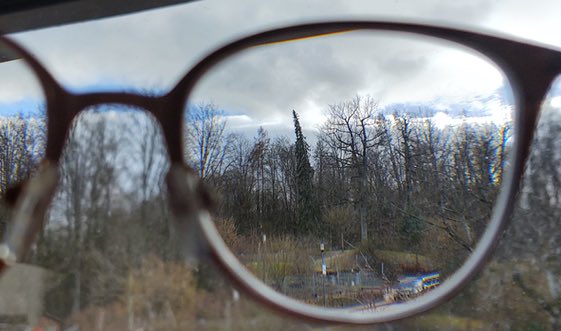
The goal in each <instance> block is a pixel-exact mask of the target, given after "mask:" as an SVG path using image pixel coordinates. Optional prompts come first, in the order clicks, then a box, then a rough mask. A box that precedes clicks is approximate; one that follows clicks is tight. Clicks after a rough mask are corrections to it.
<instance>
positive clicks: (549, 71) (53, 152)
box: [0, 21, 561, 324]
mask: <svg viewBox="0 0 561 331" xmlns="http://www.w3.org/2000/svg"><path fill="white" fill-rule="evenodd" d="M353 30H375V31H395V32H406V33H411V34H413V35H420V36H428V37H435V38H439V39H443V40H447V41H451V42H453V43H456V44H458V45H461V46H464V47H467V48H469V49H471V50H473V51H476V52H478V53H480V54H482V55H483V56H485V57H487V58H488V59H490V60H491V61H492V62H494V63H495V64H496V65H497V66H498V67H499V68H500V69H501V70H502V71H503V72H504V74H505V75H506V77H507V78H508V80H509V83H510V86H511V87H512V89H513V92H514V97H515V100H514V101H515V106H516V113H515V118H516V121H515V127H514V130H515V131H514V132H515V139H514V144H513V149H512V152H511V155H510V164H511V167H510V168H509V170H508V173H507V174H506V176H505V180H504V183H503V189H502V191H501V193H500V195H499V198H498V200H497V203H496V206H495V209H494V212H493V216H492V219H491V220H490V221H489V223H488V228H487V230H486V232H485V233H484V235H483V236H482V238H481V240H480V242H479V244H478V246H477V247H476V249H475V251H474V252H473V254H472V255H471V256H470V257H469V258H468V259H467V260H466V262H465V264H464V265H463V266H462V267H461V268H460V269H459V270H458V271H457V272H456V273H455V274H453V275H452V276H451V277H450V278H448V279H447V280H446V281H445V282H444V283H443V284H442V285H441V286H439V287H438V288H436V289H434V290H433V291H431V292H430V293H428V294H426V295H423V296H421V297H419V298H417V299H414V300H412V301H409V302H406V303H401V304H396V305H392V306H388V307H385V308H384V309H383V310H380V311H362V312H356V311H352V310H351V309H336V308H322V307H317V306H312V305H309V304H305V303H303V302H300V301H297V300H294V299H291V298H289V297H287V296H285V295H283V294H280V293H278V292H275V291H274V290H273V289H271V288H270V287H268V286H267V285H265V284H264V283H263V282H262V281H260V280H259V279H258V278H256V277H255V276H253V275H252V274H251V273H250V272H249V271H248V270H247V269H246V268H245V267H244V266H243V265H242V264H241V263H240V262H239V261H238V260H237V259H236V257H235V256H234V254H233V253H232V252H231V251H230V250H229V249H228V248H227V247H226V245H225V244H224V242H223V240H222V239H221V237H220V235H219V233H218V232H217V230H216V228H215V227H214V225H213V222H212V220H211V216H210V213H209V210H208V205H209V203H210V202H209V198H208V195H206V193H205V191H204V189H203V188H202V186H201V183H200V179H199V178H198V177H197V176H196V174H195V172H194V171H193V170H192V169H191V168H190V167H189V166H188V165H186V164H185V163H184V160H183V145H182V137H181V132H182V123H183V115H184V114H183V111H184V108H185V107H184V106H185V104H186V103H187V102H188V99H189V95H190V93H191V91H192V89H193V87H194V86H195V85H196V84H197V82H198V81H199V80H200V79H201V78H202V77H203V76H204V75H205V73H207V72H208V71H210V70H212V68H213V66H214V65H216V64H218V63H219V62H221V61H224V60H226V59H228V57H229V56H231V55H233V54H235V53H237V52H239V51H242V50H244V49H247V48H249V47H253V46H258V45H264V44H268V43H274V42H279V41H286V40H292V39H298V38H305V37H312V36H317V35H322V34H331V33H337V32H345V31H353ZM0 41H1V42H3V43H5V44H7V45H8V46H9V47H12V48H13V49H14V50H15V51H16V53H18V54H19V56H21V58H22V59H23V60H25V61H26V62H27V63H28V64H29V65H30V66H31V68H32V69H33V70H34V71H35V74H36V75H37V77H38V78H39V80H40V82H41V84H42V86H43V89H44V93H45V96H46V113H47V119H48V120H47V143H46V151H45V160H44V161H43V164H42V167H41V169H40V170H39V171H38V174H37V175H36V176H35V177H33V178H31V179H29V180H28V181H27V182H26V183H25V184H24V185H23V188H22V190H21V194H19V197H18V199H17V203H16V207H15V212H14V218H13V225H12V229H11V231H10V232H9V233H8V234H7V236H6V238H5V240H4V244H2V246H0V258H1V261H3V263H4V265H5V266H9V265H10V264H13V263H15V262H16V261H17V260H18V259H20V258H22V257H23V256H25V254H26V252H27V251H28V250H29V247H30V246H31V245H32V243H33V241H34V238H35V235H36V233H37V232H38V231H39V229H40V228H41V227H42V223H43V218H44V214H45V211H46V210H47V208H48V205H49V203H50V201H51V199H52V196H53V194H54V191H55V188H56V185H57V183H58V170H57V163H58V161H59V159H60V157H61V154H62V150H63V147H64V144H65V139H66V136H67V134H68V130H69V128H70V125H71V122H72V120H73V119H74V118H75V117H76V116H77V115H78V114H79V113H80V112H81V111H82V110H84V109H85V108H87V107H90V106H93V105H97V104H101V103H105V104H107V103H112V104H124V105H130V106H134V107H138V108H142V109H145V110H146V111H148V112H149V113H151V114H152V115H153V116H154V117H155V118H156V119H157V121H158V122H159V123H160V125H161V128H162V130H163V134H164V137H165V143H166V147H167V152H168V156H169V159H170V163H171V168H170V171H169V173H168V175H167V179H166V180H167V184H168V190H169V197H170V206H171V209H172V211H173V213H174V217H175V220H176V223H177V225H178V227H177V228H178V231H179V232H180V234H181V235H183V236H184V237H185V238H190V240H193V241H194V242H193V245H194V246H196V247H198V249H197V250H198V251H199V253H198V254H201V252H202V253H208V254H209V255H210V256H212V258H213V260H214V261H215V262H216V263H217V264H218V266H220V267H221V269H222V270H223V271H224V272H225V274H226V275H227V277H228V278H229V279H230V280H231V281H233V282H234V283H235V284H236V285H237V286H238V287H239V288H240V289H241V290H242V291H244V292H245V293H247V294H249V295H251V296H252V297H253V298H254V299H256V300H257V301H259V302H261V303H263V304H265V305H267V306H269V307H270V308H272V309H274V310H276V311H279V312H282V313H286V314H288V315H290V316H292V317H297V318H300V319H304V320H308V321H314V322H320V323H330V324H333V323H349V324H372V323H383V322H389V321H393V320H398V319H402V318H405V317H408V316H411V315H414V314H418V313H421V312H424V311H426V310H428V309H431V308H434V307H436V306H438V305H440V304H442V303H443V302H445V301H447V300H448V299H450V298H451V297H452V296H454V295H455V294H456V293H458V292H459V291H460V290H461V289H462V288H463V286H465V285H466V284H467V283H468V282H469V280H470V279H472V278H473V277H474V275H475V274H476V273H477V272H478V271H479V270H480V269H481V268H482V267H483V266H484V264H485V263H486V261H487V260H488V259H489V258H490V256H491V254H492V252H493V250H494V248H495V246H496V245H497V242H498V240H499V238H500V236H501V234H502V232H503V230H504V229H505V227H506V225H507V223H508V219H509V215H510V214H511V212H512V209H513V206H514V202H515V196H516V193H517V191H518V187H519V184H520V181H521V177H522V174H523V170H524V164H525V160H526V158H527V157H528V153H529V148H530V144H531V140H532V135H533V131H534V127H535V124H536V121H537V117H538V114H539V110H540V107H541V104H542V102H543V99H544V97H545V95H546V93H547V91H548V90H549V87H550V85H551V83H552V81H553V80H554V79H555V77H556V76H557V75H559V74H560V73H561V52H560V51H558V50H554V49H552V48H549V47H547V46H537V45H534V44H530V43H527V42H521V41H514V40H511V39H508V38H504V37H497V36H493V35H491V34H483V33H477V32H470V31H468V30H460V29H454V28H447V27H441V26H434V25H428V24H422V23H397V22H385V21H333V22H322V23H311V24H302V25H295V26H290V27H286V28H280V29H274V30H270V31H266V32H262V33H258V34H255V35H252V36H249V37H246V38H243V39H240V40H237V41H234V42H232V43H229V44H227V45H225V46H224V47H222V48H220V49H218V50H216V51H214V52H212V53H211V54H210V55H208V56H207V57H206V58H204V59H203V60H202V61H200V62H199V63H198V64H197V65H195V66H194V67H193V68H192V69H191V70H190V71H189V72H188V73H187V74H186V75H185V76H184V77H183V78H182V79H181V80H180V81H179V83H177V85H176V86H175V87H174V88H173V89H172V90H171V91H170V92H169V93H167V94H165V95H162V96H157V97H152V96H143V95H137V94H132V93H84V94H74V93H71V92H69V91H67V90H66V89H64V88H63V87H62V86H61V85H60V84H59V83H58V82H57V81H56V80H55V79H54V78H53V76H51V74H49V73H48V72H47V71H46V70H45V69H44V67H43V66H42V65H41V64H40V63H39V61H38V60H37V59H36V58H35V57H34V56H33V55H31V54H30V53H29V52H27V51H26V50H24V49H23V48H21V47H20V46H19V45H17V44H16V43H15V42H13V41H12V40H11V39H9V38H7V37H2V39H0Z"/></svg>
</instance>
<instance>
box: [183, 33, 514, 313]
mask: <svg viewBox="0 0 561 331" xmlns="http://www.w3.org/2000/svg"><path fill="white" fill-rule="evenodd" d="M511 96H512V91H511V90H510V86H509V85H508V83H507V81H506V78H505V76H504V75H503V73H502V72H501V71H500V70H499V69H497V67H496V66H495V65H494V64H492V63H490V62H489V61H488V60H486V59H484V58H482V57H481V56H479V55H478V54H474V53H473V52H471V51H468V50H466V49H464V48H460V47H458V46H457V45H455V44H451V43H444V42H442V41H439V40H435V39H427V38H422V37H419V36H416V35H411V34H405V33H388V32H381V31H354V32H345V33H340V34H333V35H322V36H318V37H311V38H304V39H298V40H293V41H285V42H277V43H271V44H265V45H261V46H255V47H252V48H248V49H247V50H244V51H242V52H239V53H237V54H235V55H233V56H231V57H230V58H228V59H227V60H224V61H223V62H221V63H219V64H218V65H216V67H215V68H213V69H212V70H211V71H210V72H209V73H208V74H207V75H206V76H204V77H203V78H202V79H201V81H200V82H199V83H198V85H197V86H196V87H195V89H194V92H193V93H192V95H191V97H190V103H189V104H188V105H186V107H187V108H188V110H189V112H190V115H189V117H190V119H191V123H190V126H189V129H188V135H190V136H192V137H191V138H190V139H191V140H190V141H191V142H192V144H191V147H192V148H191V151H192V153H191V154H190V155H189V157H190V158H191V160H192V161H193V164H194V165H196V166H197V167H199V172H200V173H201V174H203V173H204V172H203V168H202V167H203V166H204V167H205V168H206V169H208V168H209V165H213V166H214V168H213V169H214V170H213V174H212V176H210V175H209V176H203V177H204V179H205V180H206V181H207V182H208V183H210V184H212V185H214V186H215V188H216V190H217V192H218V196H219V197H220V210H219V213H218V214H219V216H218V217H217V220H216V226H217V228H218V230H219V231H220V232H221V233H222V236H223V238H224V240H225V242H226V243H227V244H228V245H229V247H230V249H231V250H232V252H233V253H234V254H235V255H236V256H237V257H238V259H239V260H240V261H241V262H242V263H243V264H244V265H245V266H246V267H247V268H248V269H249V270H251V271H252V272H253V273H254V275H255V276H257V277H258V278H259V279H261V280H262V281H263V282H264V283H265V284H267V285H269V286H270V287H272V288H273V289H275V290H277V291H279V292H281V293H284V294H286V295H288V296H290V297H293V298H296V299H299V300H302V301H304V302H307V303H311V304H313V305H318V306H329V307H356V309H358V310H364V309H372V308H373V307H377V308H379V307H382V306H391V305H393V304H395V303H398V302H403V301H408V300H411V299H413V298H416V297H418V296H420V295H422V294H424V293H427V292H429V291H430V290H431V289H433V288H435V287H437V286H439V284H440V283H442V282H443V281H445V280H446V278H448V277H449V276H450V275H452V274H453V273H454V272H455V271H456V270H458V269H459V268H460V267H461V266H462V265H463V263H464V261H465V260H466V258H467V257H469V256H470V254H471V252H472V251H473V250H474V249H475V247H476V246H477V243H478V240H479V238H480V237H481V235H482V234H483V233H484V232H485V230H486V226H487V223H488V221H489V219H490V217H491V214H492V211H493V206H494V204H495V201H496V199H497V196H498V193H499V191H500V187H501V184H502V180H503V176H504V173H505V169H506V168H508V161H507V156H508V154H509V147H510V145H511V142H512V139H513V137H512V133H513V132H512V130H511V127H512V119H513V105H512V97H511ZM193 119H196V120H193ZM212 123H221V126H220V127H219V129H215V130H212V128H218V126H216V125H215V126H212V125H211V124H212ZM226 123H227V124H226ZM229 133H231V135H228V134H229ZM227 136H228V137H229V138H228V140H227V139H226V138H225V137H227ZM213 139H214V140H213ZM225 141H227V142H228V143H223V142H225ZM213 142H215V144H212V143H213ZM205 148H206V149H205ZM198 151H206V153H198Z"/></svg>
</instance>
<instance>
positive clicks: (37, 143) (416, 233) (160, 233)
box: [0, 96, 561, 327]
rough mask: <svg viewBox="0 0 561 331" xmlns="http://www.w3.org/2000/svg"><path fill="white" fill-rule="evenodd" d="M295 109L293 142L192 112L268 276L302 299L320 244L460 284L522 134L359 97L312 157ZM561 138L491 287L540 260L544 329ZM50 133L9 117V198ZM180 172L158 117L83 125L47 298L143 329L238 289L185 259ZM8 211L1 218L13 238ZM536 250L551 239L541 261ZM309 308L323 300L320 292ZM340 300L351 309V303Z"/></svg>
mask: <svg viewBox="0 0 561 331" xmlns="http://www.w3.org/2000/svg"><path fill="white" fill-rule="evenodd" d="M287 112H290V113H291V115H292V118H293V124H294V135H293V136H280V137H271V136H269V134H268V132H267V130H266V129H265V128H260V129H259V130H258V131H257V133H256V135H255V136H254V137H247V136H245V135H243V134H240V133H236V132H231V131H230V130H229V129H228V125H227V120H226V118H227V117H226V116H225V113H224V111H223V110H221V109H220V107H219V106H218V105H214V104H211V103H209V104H201V105H194V106H192V107H190V111H189V114H188V116H187V118H186V122H185V135H184V144H185V153H186V155H185V159H186V161H187V163H188V164H189V165H191V166H192V167H193V169H195V171H196V172H197V173H198V174H199V176H200V177H201V178H202V180H203V182H204V183H205V184H206V185H207V187H208V188H209V190H210V191H211V192H212V196H213V198H214V200H215V208H214V210H212V213H213V215H214V218H215V223H216V226H217V228H218V229H219V231H220V232H221V233H222V234H223V238H224V240H225V242H226V243H227V244H228V245H229V247H230V248H231V249H232V251H233V252H234V253H235V254H237V255H238V256H239V258H240V260H241V261H242V262H244V263H245V264H246V266H247V267H248V268H249V269H251V270H253V271H254V272H255V274H256V275H257V276H259V277H260V278H262V279H263V280H264V281H265V282H267V283H268V284H270V285H271V286H273V287H274V288H276V289H278V290H280V291H284V292H285V293H287V294H289V295H295V294H294V293H293V292H291V286H293V284H292V285H291V284H290V278H291V277H292V276H294V275H300V274H305V273H309V274H310V275H312V276H310V277H316V276H314V275H315V274H317V272H318V271H317V263H318V261H319V258H320V251H319V246H320V243H323V244H324V245H325V247H326V251H328V252H332V255H330V257H331V261H333V260H335V259H336V252H339V253H341V252H349V251H352V252H353V254H354V256H353V258H354V260H353V261H350V262H349V261H339V262H340V263H341V266H340V268H341V271H353V272H354V271H356V270H360V271H362V270H365V271H368V272H371V273H373V274H375V275H376V276H377V277H379V278H380V279H383V280H384V281H386V282H389V283H391V282H394V281H395V280H396V279H397V277H398V276H399V275H401V274H403V273H407V272H420V271H439V272H440V273H442V275H443V276H444V277H446V276H448V275H450V274H451V273H452V272H454V270H456V269H457V268H458V267H459V266H460V265H461V264H462V262H463V261H464V259H465V258H466V257H467V256H469V254H470V252H471V251H472V250H473V249H474V247H475V245H476V244H477V240H478V238H479V237H480V236H481V234H482V233H483V232H484V230H485V227H486V224H487V221H488V220H489V218H490V215H491V213H492V209H493V205H494V202H495V200H496V198H497V195H498V193H499V191H500V185H501V182H502V180H503V176H504V174H505V171H507V169H508V157H507V156H508V154H509V148H510V145H511V144H512V139H513V137H512V135H513V129H512V124H511V123H505V124H496V123H478V122H475V121H470V118H469V117H466V118H465V120H464V121H463V123H462V124H461V125H456V126H445V127H439V126H437V125H436V124H435V123H434V122H433V121H432V119H431V117H430V116H427V114H430V111H429V110H419V112H418V113H411V112H400V109H395V110H394V111H393V112H392V113H390V114H388V113H387V112H386V113H382V112H381V111H380V109H379V108H378V105H377V103H376V101H375V100H374V99H373V98H371V97H368V96H357V97H355V98H353V99H349V100H344V101H341V102H340V103H338V104H333V105H329V106H328V108H327V109H326V114H327V121H326V122H325V123H324V124H323V126H322V127H321V128H319V129H318V131H317V133H316V136H315V137H313V139H311V140H313V141H314V142H315V144H314V146H313V147H311V146H310V145H309V143H308V141H309V140H308V139H309V137H306V136H305V134H304V133H303V129H302V127H301V125H300V120H299V114H298V109H295V110H287ZM546 115H547V116H553V117H554V116H556V114H555V113H551V114H550V113H547V114H546ZM546 115H543V116H546ZM559 133H561V125H559V124H558V123H556V122H555V121H542V122H541V127H540V130H539V131H538V135H537V136H536V138H535V143H534V146H535V147H534V149H533V154H532V156H531V158H530V160H529V162H528V165H527V176H526V179H525V183H524V187H523V190H522V193H521V194H520V203H519V206H518V208H517V212H516V215H515V219H516V218H518V219H531V220H532V221H533V226H520V224H519V223H520V222H517V221H514V222H513V226H512V227H511V228H510V229H509V233H508V236H509V238H511V240H510V246H509V247H510V248H509V249H508V251H501V250H500V251H499V255H498V256H499V261H498V262H496V263H498V264H497V265H495V266H494V269H493V268H490V269H489V270H487V271H486V273H487V277H490V276H489V275H488V274H489V273H491V274H492V273H493V271H497V270H499V273H501V272H503V271H504V270H505V269H504V268H507V269H509V270H511V271H512V268H511V267H505V266H501V263H503V264H504V265H508V263H511V262H510V261H512V257H513V256H515V257H516V261H519V262H520V261H526V259H532V256H534V258H533V259H534V260H535V256H538V259H539V261H537V262H535V263H533V264H529V265H528V266H527V267H526V264H525V263H526V262H524V263H522V262H520V264H519V265H521V266H522V267H520V268H519V269H520V270H519V273H513V275H512V277H511V279H512V284H513V285H511V286H512V287H513V288H515V289H516V290H520V291H523V292H524V293H525V296H526V298H527V300H528V301H529V302H531V303H530V304H531V305H534V306H538V307H539V309H535V310H532V312H531V313H532V314H534V315H531V316H532V318H537V319H538V320H540V321H543V325H550V324H548V323H552V322H551V321H555V320H556V319H558V318H559V317H560V316H558V315H559V313H558V312H559V308H561V307H559V304H558V301H556V300H557V298H558V297H559V294H558V293H557V292H555V291H554V290H556V288H557V287H555V286H553V287H550V288H549V291H547V289H545V292H544V289H543V288H542V287H537V288H536V287H532V286H534V282H533V279H534V278H535V277H536V276H535V273H534V272H530V270H535V268H536V267H537V266H541V267H543V268H542V270H544V272H543V275H544V277H545V278H547V279H550V278H555V276H556V275H557V276H559V273H560V272H561V270H560V268H559V263H555V262H554V261H558V259H557V260H555V258H554V257H553V255H552V254H551V253H553V252H559V249H560V248H559V247H557V246H556V244H555V241H554V240H553V238H554V237H551V238H550V236H554V235H553V232H555V231H553V229H555V226H556V224H555V220H557V219H558V215H559V213H560V212H561V209H560V208H559V205H560V204H559V203H558V201H559V199H560V198H561V189H560V187H561V186H560V185H559V181H560V178H561V176H560V175H561V169H559V166H558V164H559V162H558V161H559V158H560V157H561V153H559V152H558V150H557V149H556V148H555V146H558V145H557V139H559V138H558V137H559V136H560V135H559ZM44 135H45V132H44V123H43V122H42V119H39V118H36V117H32V116H27V117H26V116H24V115H21V116H19V117H10V118H1V119H0V142H1V144H0V146H1V149H0V193H5V192H6V191H7V190H8V188H9V187H11V186H13V185H14V184H15V183H18V182H19V181H21V180H23V179H25V178H27V177H29V176H32V174H33V171H34V169H35V168H36V167H37V165H38V164H39V162H40V160H41V153H42V148H43V145H44V139H45V138H44ZM168 166H169V165H168V161H167V159H166V156H165V146H164V144H163V142H162V136H161V134H160V132H159V128H158V126H157V125H156V123H155V121H154V120H153V119H152V118H151V117H150V116H148V115H145V114H140V113H138V112H134V111H131V110H122V111H114V110H108V109H106V108H99V109H93V110H89V111H88V112H87V113H85V114H83V115H81V116H80V118H79V119H78V120H76V121H75V123H74V125H73V130H72V131H71V132H70V135H69V137H68V140H67V145H66V147H65V152H64V156H63V158H62V160H61V161H60V165H59V167H60V176H61V178H60V187H59V190H58V191H57V193H56V197H55V200H54V202H53V204H52V207H51V210H50V212H49V214H48V216H47V223H46V227H45V228H44V229H43V231H42V233H41V234H40V237H39V239H38V242H37V243H36V245H35V246H34V247H33V249H32V251H31V253H30V254H29V256H27V257H26V262H27V263H32V264H36V265H39V266H42V267H44V268H46V269H48V270H51V271H53V281H52V289H53V290H51V291H49V292H48V293H47V297H46V299H45V300H46V302H47V304H46V306H48V307H49V309H50V311H51V312H52V313H53V314H56V315H58V316H63V317H68V316H79V315H80V313H81V312H84V311H87V310H88V309H91V307H107V306H110V305H115V304H120V305H122V306H123V307H124V308H123V311H124V313H123V314H124V315H126V316H128V319H126V321H127V323H129V324H128V325H129V327H130V326H131V324H130V323H133V324H134V323H135V322H134V319H132V322H131V319H130V316H131V314H133V315H134V316H136V318H137V319H142V318H145V319H147V318H149V316H154V315H158V314H164V313H165V314H169V312H170V311H171V312H172V314H175V315H174V316H175V318H174V320H181V318H184V317H185V316H183V317H181V316H182V315H181V313H180V312H181V311H184V310H189V309H190V310H194V311H196V310H197V309H199V308H200V307H199V308H193V307H192V305H194V303H191V304H187V303H186V302H185V299H184V297H182V295H184V296H191V297H195V296H196V297H197V298H198V299H197V300H196V301H201V302H207V303H208V301H209V300H210V301H212V299H211V298H213V295H218V294H217V293H221V294H223V293H222V292H220V291H219V290H217V289H216V288H217V287H220V286H218V285H216V282H218V281H217V280H216V279H215V278H216V277H213V276H211V275H210V274H209V273H208V272H207V271H206V269H205V268H204V267H201V268H197V269H196V270H189V269H188V268H186V267H185V266H183V265H182V264H181V263H180V261H181V253H180V250H179V247H180V246H181V238H177V237H176V236H175V233H174V228H173V220H172V219H173V216H172V215H171V214H170V211H169V209H168V206H167V200H166V189H165V183H164V177H165V175H166V170H167V168H168ZM9 216H10V211H9V208H7V207H5V206H4V207H2V208H1V209H0V224H1V228H0V229H2V232H4V231H5V229H6V228H7V227H9V226H10V225H9V219H10V218H9ZM528 240H534V241H535V242H543V244H540V245H536V246H535V247H536V248H535V251H531V249H529V248H528V247H527V246H525V245H524V243H525V242H527V241H528ZM532 254H533V255H532ZM410 257H412V260H411V259H410ZM382 265H383V267H382V269H381V268H380V266H382ZM147 268H148V269H150V268H152V269H150V270H152V271H153V272H152V271H150V270H148V271H146V270H147ZM532 268H534V269H532ZM143 270H144V271H145V272H143ZM157 272H160V276H161V278H162V279H164V278H166V279H167V278H169V279H172V278H173V277H174V275H180V276H181V275H183V278H182V279H183V281H180V283H181V284H182V285H181V286H179V285H174V286H172V285H170V284H167V285H166V284H155V283H160V281H159V280H154V279H153V278H150V277H157V275H158V273H157ZM540 274H541V272H540ZM155 275H156V276H155ZM482 277H483V279H486V278H485V277H486V276H485V275H483V276H482ZM180 278H181V277H180ZM557 278H559V277H557ZM491 279H492V277H491ZM142 281H144V282H147V283H142ZM172 281H178V280H177V279H173V280H172ZM185 282H187V283H185ZM554 282H555V281H554ZM148 283H149V284H148ZM485 284H487V283H485V282H483V283H482V282H479V283H478V285H477V286H478V287H482V286H483V287H484V286H485ZM474 286H475V285H474ZM556 286H558V285H556ZM552 289H553V290H552ZM149 291H152V292H149ZM471 291H472V292H473V289H472V290H471ZM552 291H554V292H552ZM472 292H469V291H468V293H472ZM476 292H477V291H476ZM154 293H157V294H154ZM162 293H163V294H162ZM194 293H196V294H194ZM486 293H487V294H489V293H488V291H487V292H486ZM509 293H513V292H512V291H510V292H509ZM544 293H545V294H544ZM295 296H296V295H295ZM465 297H466V298H465V299H462V300H464V301H462V305H456V306H453V307H452V310H453V311H452V314H451V315H454V314H456V315H459V316H467V317H471V316H470V314H471V313H470V312H469V309H467V308H466V307H467V306H470V302H471V303H474V302H479V303H480V304H482V305H484V303H481V301H482V300H483V299H481V297H480V296H478V295H477V294H473V293H472V294H471V295H465ZM135 298H136V299H135ZM140 298H142V299H140ZM314 298H315V299H314ZM301 299H302V300H306V301H308V302H311V303H314V304H320V302H321V301H319V299H318V298H317V293H315V296H310V297H305V298H301ZM332 299H333V300H334V301H333V302H330V304H333V305H337V303H336V302H335V301H336V300H340V299H341V298H338V299H337V298H332ZM205 300H206V301H205ZM314 300H318V301H314ZM492 300H493V298H487V299H486V301H485V303H489V302H492ZM324 302H325V301H324ZM189 305H191V306H189ZM187 306H189V307H187ZM186 307H187V308H186ZM494 309H498V308H494ZM505 309H506V308H505ZM511 309H513V310H514V311H516V309H518V308H516V307H514V308H511ZM186 314H187V315H189V318H196V317H193V313H186ZM505 314H506V313H505ZM195 315H196V314H195ZM197 316H198V315H197ZM478 318H481V317H480V316H478ZM520 323H522V324H520V325H523V323H525V322H524V320H522V321H520Z"/></svg>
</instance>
